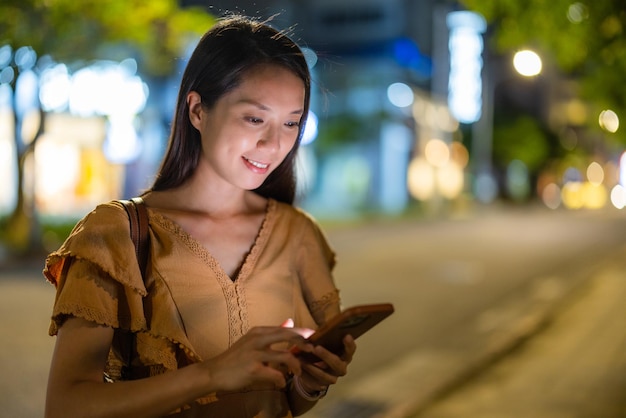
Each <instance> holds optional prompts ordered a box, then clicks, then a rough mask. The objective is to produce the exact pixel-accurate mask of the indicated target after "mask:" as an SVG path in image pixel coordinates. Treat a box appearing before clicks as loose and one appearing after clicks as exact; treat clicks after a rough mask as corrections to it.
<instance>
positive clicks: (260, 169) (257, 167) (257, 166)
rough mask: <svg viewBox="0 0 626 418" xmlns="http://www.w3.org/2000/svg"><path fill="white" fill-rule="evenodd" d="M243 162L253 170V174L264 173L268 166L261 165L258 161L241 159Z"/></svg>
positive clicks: (246, 158)
mask: <svg viewBox="0 0 626 418" xmlns="http://www.w3.org/2000/svg"><path fill="white" fill-rule="evenodd" d="M243 160H244V162H245V163H246V164H247V165H248V167H250V168H251V169H253V170H254V171H255V172H259V173H264V172H266V171H267V169H268V167H269V166H270V165H269V164H266V163H262V162H259V161H255V160H251V159H249V158H248V157H243Z"/></svg>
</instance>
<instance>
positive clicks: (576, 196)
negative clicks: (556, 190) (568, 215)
mask: <svg viewBox="0 0 626 418" xmlns="http://www.w3.org/2000/svg"><path fill="white" fill-rule="evenodd" d="M581 189H582V184H581V183H580V182H575V181H571V182H569V183H567V184H565V185H564V186H563V189H562V190H561V200H562V201H563V205H565V207H566V208H568V209H580V208H582V207H583V204H584V200H583V196H582V191H581Z"/></svg>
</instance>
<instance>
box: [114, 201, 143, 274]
mask: <svg viewBox="0 0 626 418" xmlns="http://www.w3.org/2000/svg"><path fill="white" fill-rule="evenodd" d="M119 202H120V203H121V204H122V205H123V206H124V209H126V213H127V214H128V219H129V221H130V237H131V239H132V240H133V244H135V253H136V255H137V262H138V263H139V269H140V270H141V277H143V278H144V279H145V274H146V265H147V262H148V249H149V246H148V244H149V240H150V235H149V234H148V211H147V209H146V205H145V203H144V201H143V199H142V198H141V197H134V198H132V199H130V200H119Z"/></svg>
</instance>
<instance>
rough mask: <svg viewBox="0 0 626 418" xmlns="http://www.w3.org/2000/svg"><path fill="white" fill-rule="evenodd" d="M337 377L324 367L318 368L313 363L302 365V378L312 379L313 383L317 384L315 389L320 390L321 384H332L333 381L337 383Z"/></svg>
mask: <svg viewBox="0 0 626 418" xmlns="http://www.w3.org/2000/svg"><path fill="white" fill-rule="evenodd" d="M307 377H308V378H307ZM338 378H339V376H336V375H334V374H332V373H329V372H327V371H325V370H324V369H320V368H319V367H316V366H314V365H313V364H303V365H302V379H306V380H307V381H311V380H312V381H314V382H315V385H317V388H316V390H320V389H321V388H322V387H323V386H330V385H334V384H335V383H337V380H338ZM308 386H311V387H313V385H312V384H309V385H308Z"/></svg>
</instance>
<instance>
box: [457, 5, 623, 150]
mask: <svg viewBox="0 0 626 418" xmlns="http://www.w3.org/2000/svg"><path fill="white" fill-rule="evenodd" d="M462 3H463V4H464V5H465V6H466V7H467V8H468V9H470V10H473V11H476V12H478V13H480V14H482V15H483V16H484V17H485V18H486V20H487V21H488V22H489V23H490V25H491V27H492V28H493V35H494V36H493V37H492V38H491V40H492V41H493V45H492V46H493V47H494V48H495V50H496V51H498V52H500V53H508V52H514V51H516V50H518V49H521V48H528V47H530V48H535V49H536V50H537V52H539V53H540V54H541V55H542V58H543V59H544V61H546V62H547V64H548V65H556V67H557V68H559V70H560V71H561V72H562V73H564V74H566V75H567V76H570V77H575V78H576V79H577V80H578V81H579V83H580V90H579V94H580V97H581V99H583V100H585V101H586V103H587V104H588V106H589V108H590V111H591V114H592V115H594V117H592V118H590V120H589V127H590V128H592V129H596V127H597V123H596V121H597V118H595V116H596V115H598V114H599V113H600V111H601V110H603V109H612V110H614V111H615V112H616V113H617V114H618V115H619V116H620V117H621V119H622V121H625V120H626V94H624V93H623V91H624V87H623V84H624V74H626V36H625V35H626V33H625V32H626V7H624V2H623V0H594V1H593V2H576V1H573V0H527V1H519V0H462ZM624 123H626V122H624ZM624 123H623V124H624ZM624 131H626V130H625V129H623V128H622V129H621V130H620V131H618V133H617V134H616V135H614V136H613V137H614V138H616V139H619V140H621V142H623V143H626V134H625V133H624Z"/></svg>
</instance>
